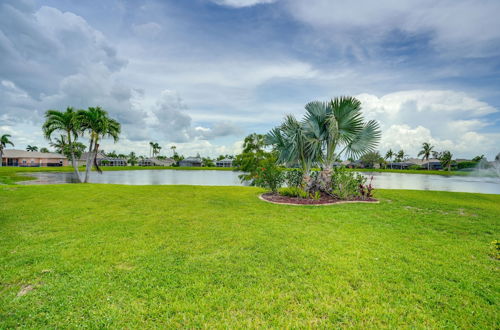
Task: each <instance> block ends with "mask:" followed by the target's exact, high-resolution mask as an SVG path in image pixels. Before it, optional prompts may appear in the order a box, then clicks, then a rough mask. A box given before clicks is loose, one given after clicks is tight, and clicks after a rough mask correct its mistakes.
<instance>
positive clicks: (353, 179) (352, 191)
mask: <svg viewBox="0 0 500 330" xmlns="http://www.w3.org/2000/svg"><path fill="white" fill-rule="evenodd" d="M365 184H366V178H365V177H364V176H362V175H361V174H359V173H355V172H350V171H346V170H345V169H344V168H335V169H334V172H333V175H332V194H333V195H334V196H336V197H337V198H339V199H345V200H349V199H355V198H357V197H361V191H360V190H361V189H360V187H364V186H365ZM370 186H371V184H370ZM372 190H373V188H372V189H371V190H370V193H371V191H372Z"/></svg>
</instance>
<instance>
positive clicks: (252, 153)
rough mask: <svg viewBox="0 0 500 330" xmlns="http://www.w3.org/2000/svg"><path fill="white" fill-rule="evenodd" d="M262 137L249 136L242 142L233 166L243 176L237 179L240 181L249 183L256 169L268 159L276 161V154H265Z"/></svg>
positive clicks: (258, 135) (257, 135)
mask: <svg viewBox="0 0 500 330" xmlns="http://www.w3.org/2000/svg"><path fill="white" fill-rule="evenodd" d="M264 147H265V143H264V135H262V134H256V133H253V134H250V135H248V136H247V137H245V139H244V140H243V151H242V153H241V154H239V155H236V157H235V159H234V162H233V166H234V167H235V168H236V169H237V170H239V171H241V172H245V174H241V175H240V176H239V178H240V179H241V180H242V181H251V180H253V177H254V175H255V173H256V172H257V168H259V166H260V165H261V164H262V163H263V162H264V161H265V160H268V159H273V160H277V156H276V153H274V152H267V151H266V150H265V149H264Z"/></svg>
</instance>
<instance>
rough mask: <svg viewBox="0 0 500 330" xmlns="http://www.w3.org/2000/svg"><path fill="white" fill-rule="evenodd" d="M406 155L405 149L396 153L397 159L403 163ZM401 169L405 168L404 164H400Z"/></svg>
mask: <svg viewBox="0 0 500 330" xmlns="http://www.w3.org/2000/svg"><path fill="white" fill-rule="evenodd" d="M405 157H406V154H405V152H404V150H403V149H401V150H399V151H398V153H397V154H396V161H397V162H399V163H401V162H403V161H404V159H405ZM400 169H401V170H402V169H403V164H400Z"/></svg>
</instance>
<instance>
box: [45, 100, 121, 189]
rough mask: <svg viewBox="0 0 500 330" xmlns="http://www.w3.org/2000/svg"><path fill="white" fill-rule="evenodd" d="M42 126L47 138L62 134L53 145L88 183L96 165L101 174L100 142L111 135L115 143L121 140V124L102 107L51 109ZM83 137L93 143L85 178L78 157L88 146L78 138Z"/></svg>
mask: <svg viewBox="0 0 500 330" xmlns="http://www.w3.org/2000/svg"><path fill="white" fill-rule="evenodd" d="M42 128H43V132H44V135H45V137H46V138H47V139H49V140H51V141H52V135H53V134H54V133H55V132H60V133H62V135H61V138H60V139H56V140H55V142H54V141H53V142H52V146H54V147H55V148H56V149H57V150H58V151H61V152H62V153H63V154H66V155H67V156H68V158H70V159H71V162H72V165H73V168H74V173H75V175H76V177H77V178H78V180H79V181H80V182H82V181H83V182H88V180H89V174H90V170H91V168H92V165H94V166H95V168H96V169H97V171H99V173H101V169H100V168H99V166H98V164H97V161H96V156H97V153H98V152H99V145H100V142H101V140H102V139H104V138H107V137H110V138H112V139H113V140H114V141H115V142H116V141H118V137H119V135H120V131H121V126H120V123H118V122H117V121H116V120H114V119H112V118H110V117H109V115H108V113H107V111H106V110H104V109H102V108H100V107H90V108H88V109H87V110H75V109H73V108H72V107H68V108H67V109H66V111H58V110H47V112H46V113H45V123H44V124H43V127H42ZM83 136H87V137H88V138H89V145H88V149H87V150H88V154H87V159H86V168H85V177H84V178H83V180H82V178H81V176H80V172H79V171H78V163H77V159H78V158H80V156H81V154H82V152H83V150H84V149H85V148H87V147H85V146H84V145H83V144H82V143H80V142H77V140H78V137H83ZM82 146H83V148H82Z"/></svg>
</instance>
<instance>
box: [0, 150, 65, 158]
mask: <svg viewBox="0 0 500 330" xmlns="http://www.w3.org/2000/svg"><path fill="white" fill-rule="evenodd" d="M2 158H54V159H65V158H66V156H64V155H61V154H58V153H56V152H39V151H26V150H18V149H4V151H3V154H2Z"/></svg>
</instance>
